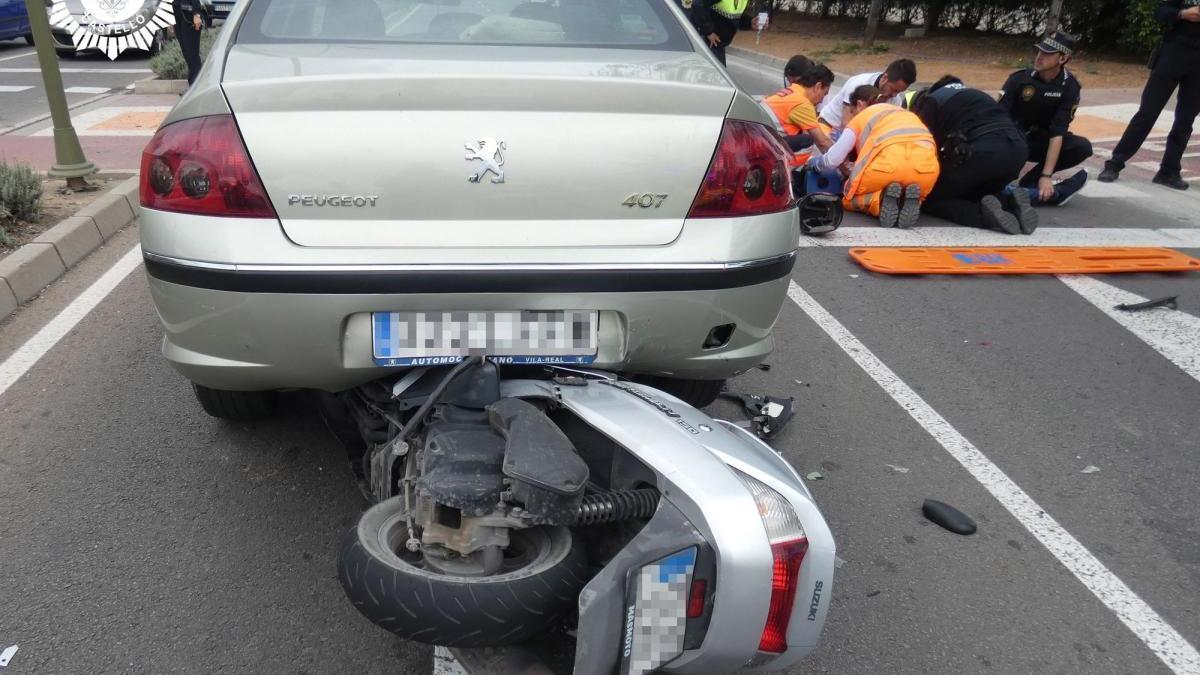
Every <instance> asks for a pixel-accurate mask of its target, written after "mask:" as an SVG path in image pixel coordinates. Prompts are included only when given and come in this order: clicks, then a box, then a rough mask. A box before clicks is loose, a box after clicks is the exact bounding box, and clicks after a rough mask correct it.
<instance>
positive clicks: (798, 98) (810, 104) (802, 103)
mask: <svg viewBox="0 0 1200 675" xmlns="http://www.w3.org/2000/svg"><path fill="white" fill-rule="evenodd" d="M797 59H804V57H803V56H793V57H792V60H791V61H789V62H788V66H789V68H790V67H791V66H792V62H793V61H796V60H797ZM804 60H805V61H807V60H808V59H804ZM784 73H785V75H786V77H787V78H788V88H787V89H784V90H782V91H778V92H775V93H774V94H772V95H770V96H768V97H767V98H766V99H764V100H763V102H764V103H766V104H767V106H768V107H769V108H771V111H772V112H774V113H775V117H777V118H779V123H780V125H782V126H783V133H784V134H785V135H787V136H788V137H789V138H791V137H793V136H799V135H801V134H807V135H809V136H811V138H812V144H813V145H815V146H816V147H817V149H818V150H820V151H821V152H828V150H829V148H830V147H832V146H833V141H832V140H831V139H830V138H829V134H828V132H826V131H825V129H823V128H822V127H821V125H820V124H818V123H817V106H818V105H820V104H821V101H823V100H825V96H826V95H827V94H829V89H830V87H832V86H833V71H831V70H829V68H827V67H825V66H823V65H821V64H819V63H818V64H814V65H812V66H810V67H809V68H808V69H807V71H806V72H804V73H801V74H800V75H792V74H788V70H787V69H785V70H784ZM808 158H809V153H808V152H807V151H806V152H802V153H796V161H795V162H794V163H793V164H792V166H803V165H804V163H805V162H806V161H808Z"/></svg>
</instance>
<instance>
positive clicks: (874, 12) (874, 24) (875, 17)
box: [863, 0, 883, 47]
mask: <svg viewBox="0 0 1200 675" xmlns="http://www.w3.org/2000/svg"><path fill="white" fill-rule="evenodd" d="M882 13H883V0H871V10H870V12H869V13H868V14H867V34H866V35H864V36H863V46H864V47H874V46H875V33H876V31H878V30H879V15H880V14H882Z"/></svg>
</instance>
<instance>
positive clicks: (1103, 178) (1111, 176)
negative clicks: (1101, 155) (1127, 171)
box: [1097, 162, 1122, 183]
mask: <svg viewBox="0 0 1200 675" xmlns="http://www.w3.org/2000/svg"><path fill="white" fill-rule="evenodd" d="M1121 169H1122V167H1119V166H1117V165H1116V164H1115V163H1113V162H1105V163H1104V170H1103V171H1101V172H1100V176H1099V177H1098V178H1097V180H1099V181H1100V182H1101V183H1112V182H1114V181H1116V180H1117V178H1120V176H1121Z"/></svg>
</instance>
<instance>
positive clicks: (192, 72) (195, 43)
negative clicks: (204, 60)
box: [174, 0, 204, 86]
mask: <svg viewBox="0 0 1200 675" xmlns="http://www.w3.org/2000/svg"><path fill="white" fill-rule="evenodd" d="M174 12H175V29H174V30H175V39H177V40H179V50H180V51H181V52H183V60H184V61H185V62H187V69H188V75H187V81H188V85H189V86H191V84H192V83H193V82H195V81H196V75H198V74H199V73H200V65H201V64H200V29H201V28H203V26H204V8H203V7H202V6H201V5H200V0H175V3H174Z"/></svg>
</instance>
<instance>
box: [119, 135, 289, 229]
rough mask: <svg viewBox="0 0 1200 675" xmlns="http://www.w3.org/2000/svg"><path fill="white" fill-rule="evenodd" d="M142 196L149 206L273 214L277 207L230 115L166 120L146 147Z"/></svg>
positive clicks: (259, 215)
mask: <svg viewBox="0 0 1200 675" xmlns="http://www.w3.org/2000/svg"><path fill="white" fill-rule="evenodd" d="M141 175H142V180H141V190H140V192H141V202H142V206H144V207H145V208H148V209H157V210H159V211H174V212H176V213H194V214H198V215H205V216H228V217H237V218H275V217H276V216H275V208H274V207H273V206H271V200H270V199H269V198H268V197H267V191H266V189H265V188H264V187H263V184H262V181H261V180H259V178H258V173H257V172H256V171H255V170H254V164H253V163H252V162H251V161H250V153H248V152H246V146H245V144H243V143H242V136H241V134H239V133H238V129H237V124H236V123H234V121H233V116H232V115H213V116H210V117H196V118H193V119H188V120H183V121H180V122H175V123H174V124H168V125H167V126H165V127H163V128H162V129H159V130H158V133H156V134H155V135H154V138H153V139H151V140H150V143H149V144H148V145H147V146H146V149H145V150H143V151H142V174H141Z"/></svg>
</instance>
